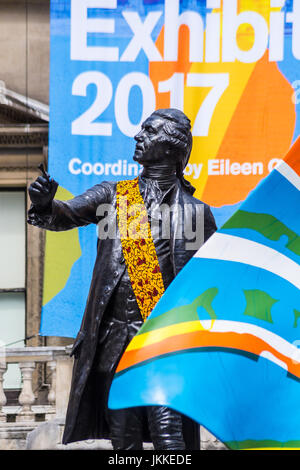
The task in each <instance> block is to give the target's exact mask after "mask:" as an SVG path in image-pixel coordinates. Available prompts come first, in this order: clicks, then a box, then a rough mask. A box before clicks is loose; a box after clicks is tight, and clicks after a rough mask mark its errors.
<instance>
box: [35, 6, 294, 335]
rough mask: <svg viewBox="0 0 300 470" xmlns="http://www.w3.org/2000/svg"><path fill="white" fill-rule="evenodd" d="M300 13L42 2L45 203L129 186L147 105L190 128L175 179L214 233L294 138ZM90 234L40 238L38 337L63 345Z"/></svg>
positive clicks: (78, 314) (74, 327)
mask: <svg viewBox="0 0 300 470" xmlns="http://www.w3.org/2000/svg"><path fill="white" fill-rule="evenodd" d="M299 35H300V3H299V2H298V1H294V2H293V1H286V2H284V1H278V0H277V1H275V0H262V1H261V2H257V1H255V0H223V1H222V2H221V1H219V0H197V1H196V0H51V64H50V138H49V139H50V140H49V172H50V174H51V176H52V177H54V178H55V179H56V180H57V181H58V183H59V185H60V186H59V189H58V192H57V195H56V198H57V199H62V200H63V199H69V198H72V197H74V196H75V195H78V194H81V193H82V192H83V191H84V190H86V189H87V188H89V187H91V186H93V185H94V184H97V183H99V182H101V181H103V180H122V179H128V178H134V177H135V176H137V175H138V174H139V171H140V167H139V165H138V164H137V163H135V162H134V161H133V160H132V155H133V150H134V146H135V142H134V139H133V137H134V135H135V134H136V133H137V132H138V130H139V128H140V125H141V123H142V121H143V120H144V119H145V118H146V117H147V116H148V115H149V114H150V113H151V112H152V111H153V110H155V109H157V108H167V107H170V106H171V107H175V108H179V109H181V110H183V111H184V112H185V113H186V114H187V115H188V117H189V118H190V119H191V122H192V131H193V138H194V141H193V151H192V154H191V159H190V162H189V164H188V166H187V167H186V170H185V174H186V177H187V178H188V179H189V180H190V181H191V183H192V184H193V186H195V187H196V193H195V196H196V197H197V198H199V199H202V200H203V201H204V202H206V203H208V204H210V205H211V206H212V209H213V212H214V214H215V216H216V220H217V224H218V226H220V225H221V224H222V223H223V222H224V221H225V220H226V219H227V218H228V217H229V216H230V215H231V214H232V213H233V211H234V210H235V209H236V208H237V207H238V206H239V204H240V203H241V201H243V200H244V199H245V198H246V196H247V194H248V193H249V192H250V191H251V190H252V189H254V188H255V186H256V185H257V184H258V182H259V181H260V180H261V179H262V178H263V177H265V176H267V174H268V173H269V172H270V171H271V170H272V169H273V167H274V166H275V164H276V163H277V162H278V159H279V158H280V157H281V156H282V155H284V154H285V153H286V151H287V149H288V148H289V147H290V145H291V143H292V141H293V140H294V139H295V137H296V136H297V135H298V134H299V118H298V114H297V111H298V109H299V105H298V101H299V85H300V83H299V81H298V72H297V70H298V66H299V58H300V39H299ZM96 242H97V235H96V229H95V227H94V226H89V227H85V228H81V229H74V230H71V231H69V232H63V233H52V232H47V237H46V258H45V276H44V296H43V311H42V323H41V331H40V333H41V334H42V335H59V336H68V337H73V336H75V335H76V333H77V331H78V329H79V326H80V322H81V318H82V314H83V311H84V307H85V302H86V298H87V294H88V288H89V284H90V281H91V276H92V267H93V263H94V260H95V254H96Z"/></svg>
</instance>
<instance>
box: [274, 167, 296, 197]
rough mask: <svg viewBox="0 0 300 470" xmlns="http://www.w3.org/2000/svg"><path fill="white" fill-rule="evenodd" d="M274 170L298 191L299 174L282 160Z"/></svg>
mask: <svg viewBox="0 0 300 470" xmlns="http://www.w3.org/2000/svg"><path fill="white" fill-rule="evenodd" d="M275 170H276V171H278V173H280V174H281V175H282V176H284V177H285V178H286V179H287V180H288V181H289V182H290V183H291V184H292V185H293V186H295V187H296V188H297V189H298V190H299V191H300V176H298V175H297V173H296V172H295V171H294V170H293V168H291V167H290V166H289V165H288V164H287V163H286V162H285V161H284V160H282V161H281V162H279V163H278V165H277V166H276V167H275Z"/></svg>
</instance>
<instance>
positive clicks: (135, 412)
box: [108, 408, 143, 450]
mask: <svg viewBox="0 0 300 470" xmlns="http://www.w3.org/2000/svg"><path fill="white" fill-rule="evenodd" d="M108 422H109V430H110V438H111V443H112V446H113V448H114V450H143V439H142V411H141V409H140V408H128V409H124V410H108Z"/></svg>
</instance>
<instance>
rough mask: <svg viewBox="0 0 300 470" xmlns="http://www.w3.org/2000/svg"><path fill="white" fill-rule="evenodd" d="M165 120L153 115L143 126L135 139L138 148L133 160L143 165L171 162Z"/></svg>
mask: <svg viewBox="0 0 300 470" xmlns="http://www.w3.org/2000/svg"><path fill="white" fill-rule="evenodd" d="M164 122H165V119H164V118H163V117H160V116H155V115H154V116H153V115H151V116H150V117H149V118H148V119H146V121H145V122H143V124H142V128H141V130H140V132H139V133H138V134H137V135H136V136H135V137H134V138H135V140H136V142H137V143H136V147H135V152H134V156H133V159H134V160H135V161H136V162H138V163H140V164H141V165H151V164H157V163H164V164H165V163H168V162H170V155H169V154H168V153H167V150H168V149H169V144H168V136H167V135H166V133H165V131H164V129H163V127H164Z"/></svg>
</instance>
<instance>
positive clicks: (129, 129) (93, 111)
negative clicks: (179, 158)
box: [72, 71, 229, 137]
mask: <svg viewBox="0 0 300 470" xmlns="http://www.w3.org/2000/svg"><path fill="white" fill-rule="evenodd" d="M90 84H94V85H96V88H97V92H96V97H95V99H94V101H93V103H92V105H91V106H90V107H89V108H88V109H87V110H86V111H84V112H83V113H82V114H81V115H80V116H79V117H77V118H76V119H75V120H74V121H73V122H72V134H75V135H99V136H111V135H112V122H94V121H95V120H96V119H98V118H99V117H100V116H101V114H102V113H103V112H104V111H105V110H106V109H107V107H108V106H109V104H110V103H111V100H112V98H113V86H112V83H111V80H110V79H109V77H108V76H107V75H105V74H104V73H102V72H98V71H88V72H83V73H81V74H80V75H78V76H77V77H76V78H75V80H74V82H73V86H72V95H75V96H86V95H87V88H88V86H89V85H90ZM228 85H229V74H228V73H188V74H187V77H186V86H187V87H210V88H211V90H210V91H209V93H208V94H207V95H206V97H205V98H204V100H203V101H202V102H201V103H200V106H199V109H198V112H197V115H196V119H195V122H194V125H193V129H192V133H193V136H195V137H197V136H202V137H205V136H207V135H208V132H209V127H210V123H211V120H212V117H213V114H214V111H215V109H216V106H217V104H218V102H219V100H220V98H221V96H222V95H223V93H224V91H225V90H226V88H227V87H228ZM134 86H138V87H139V88H140V91H141V93H142V113H141V119H140V122H139V123H137V124H134V123H132V122H131V120H130V118H129V113H128V104H129V95H130V92H131V90H132V87H134ZM184 86H185V84H184V74H183V73H174V74H173V75H172V76H171V77H170V78H169V79H168V80H166V81H162V82H159V84H158V92H159V93H170V107H171V108H177V109H180V110H182V111H183V105H184ZM154 110H155V92H154V87H153V84H152V82H151V80H150V78H149V77H148V76H147V75H146V74H144V73H141V72H131V73H128V74H126V75H124V76H123V77H122V79H121V80H120V82H119V84H118V86H117V88H116V93H115V99H114V112H115V119H116V123H117V125H118V127H119V129H120V131H121V132H122V133H123V134H124V135H126V136H128V137H133V136H134V135H135V134H136V133H137V132H138V131H139V129H140V126H141V123H142V122H143V121H144V120H145V119H146V118H147V117H148V116H149V115H150V114H151V113H152V112H153V111H154Z"/></svg>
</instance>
